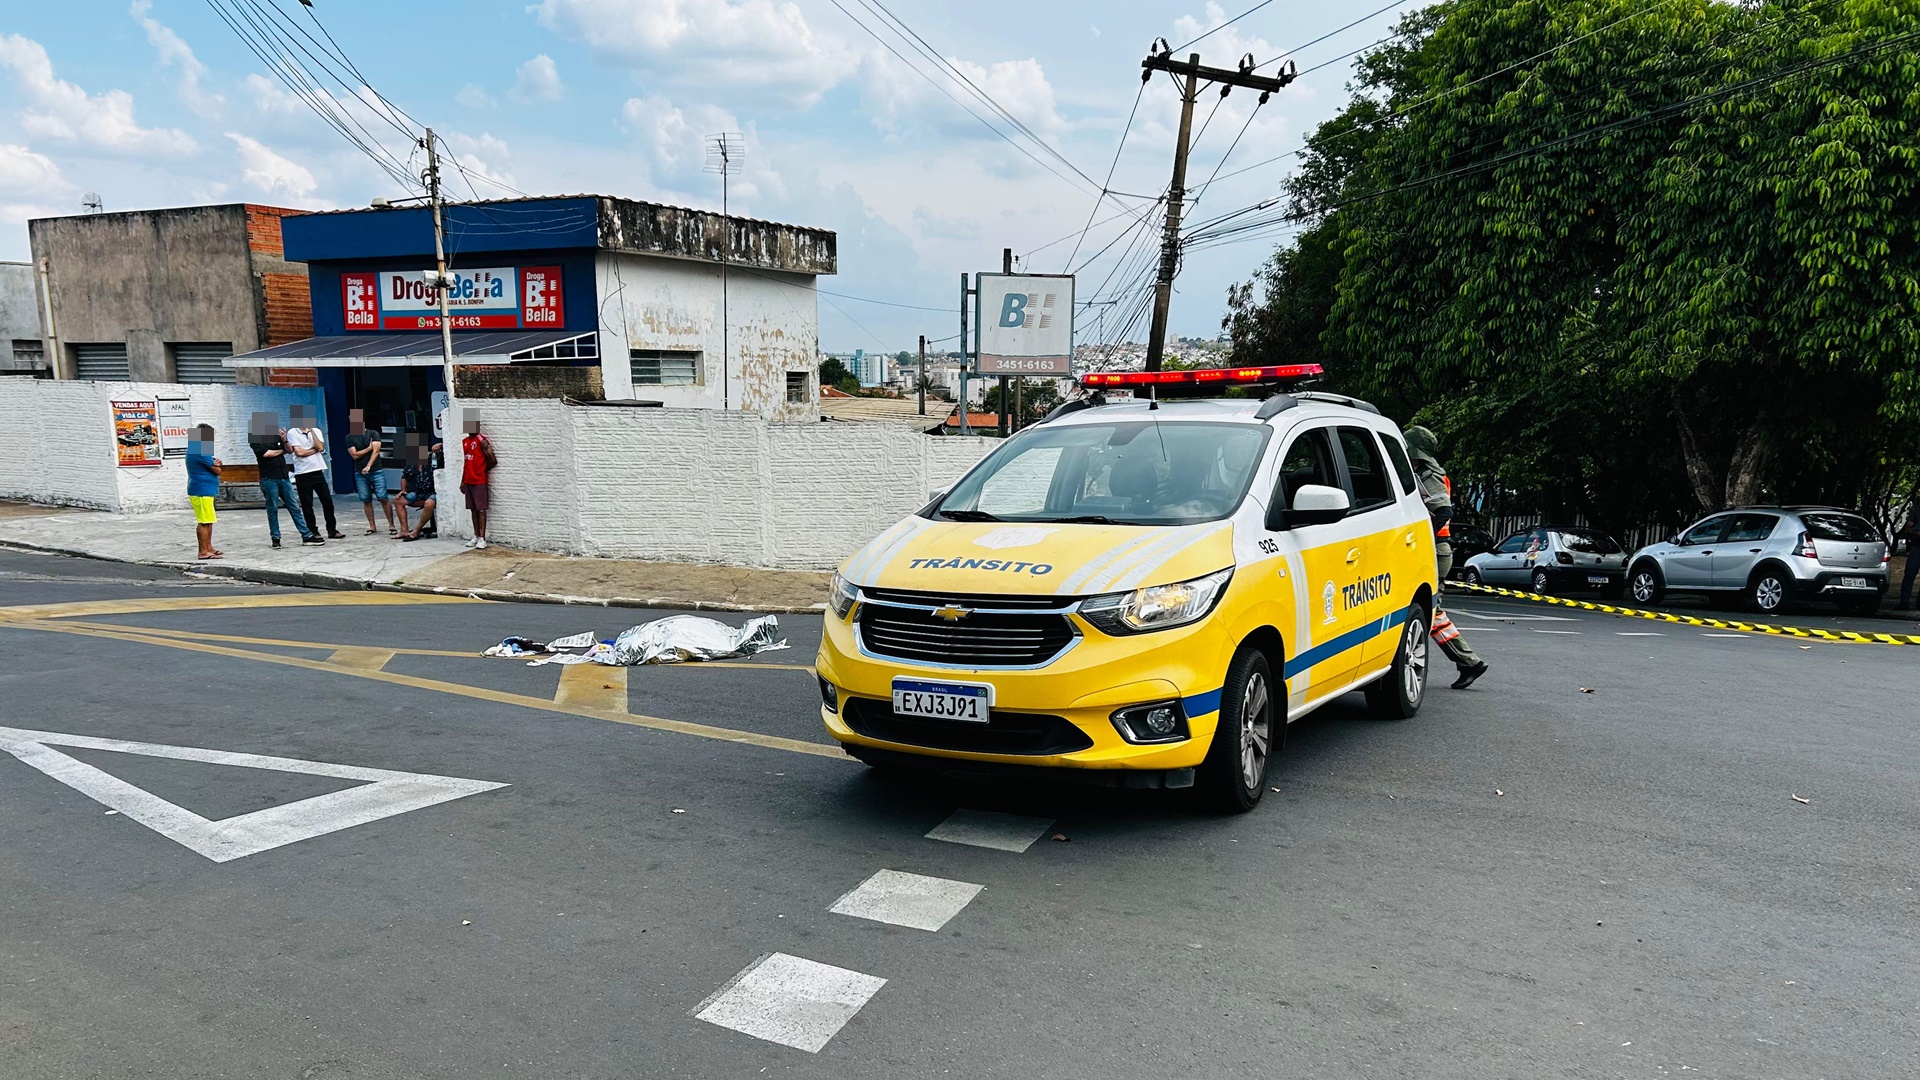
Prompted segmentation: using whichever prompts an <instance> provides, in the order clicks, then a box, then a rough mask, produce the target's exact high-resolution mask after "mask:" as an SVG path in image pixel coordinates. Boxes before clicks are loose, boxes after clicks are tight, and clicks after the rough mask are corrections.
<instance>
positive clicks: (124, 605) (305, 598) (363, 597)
mask: <svg viewBox="0 0 1920 1080" xmlns="http://www.w3.org/2000/svg"><path fill="white" fill-rule="evenodd" d="M484 603H487V601H485V600H475V599H472V598H471V597H466V596H441V595H438V594H435V593H392V592H298V593H261V594H247V595H241V596H162V597H149V598H146V599H139V600H82V601H77V602H72V603H64V604H21V605H18V606H15V607H0V622H19V621H21V620H23V619H65V618H78V617H84V616H88V615H133V614H138V613H141V612H147V611H215V610H224V609H233V608H279V607H349V606H366V607H384V606H392V605H402V604H484Z"/></svg>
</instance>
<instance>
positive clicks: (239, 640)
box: [60, 618, 813, 675]
mask: <svg viewBox="0 0 1920 1080" xmlns="http://www.w3.org/2000/svg"><path fill="white" fill-rule="evenodd" d="M60 622H61V625H63V626H80V627H85V628H86V629H88V630H105V631H108V632H110V633H131V634H143V635H148V636H165V637H183V638H190V639H192V640H194V641H225V642H231V643H233V644H236V645H273V646H277V647H279V648H285V649H320V650H325V651H331V652H339V651H342V650H346V649H379V650H382V651H384V652H388V653H392V654H394V655H396V656H452V657H456V658H459V659H463V660H473V659H477V658H479V656H480V654H479V653H477V652H465V651H462V650H459V649H408V648H403V647H401V646H398V645H395V646H392V647H388V646H385V645H347V644H344V643H341V642H334V641H294V640H292V639H290V638H267V637H249V636H247V635H245V634H213V633H208V632H206V631H204V630H175V629H173V628H171V627H168V628H165V629H162V628H160V627H157V626H129V625H127V624H125V623H110V622H86V621H84V620H81V619H65V618H63V619H61V620H60ZM576 666H577V665H576ZM647 666H648V667H651V668H661V669H664V668H676V667H680V668H703V667H723V668H773V669H774V670H776V671H804V672H806V673H807V674H809V675H811V674H813V665H812V664H778V663H755V662H752V661H731V660H703V661H700V662H698V663H688V664H649V665H647Z"/></svg>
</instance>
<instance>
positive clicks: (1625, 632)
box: [1613, 630, 1667, 637]
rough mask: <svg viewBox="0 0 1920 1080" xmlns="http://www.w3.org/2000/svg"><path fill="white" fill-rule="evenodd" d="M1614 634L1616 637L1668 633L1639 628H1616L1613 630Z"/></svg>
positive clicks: (1653, 635) (1656, 635)
mask: <svg viewBox="0 0 1920 1080" xmlns="http://www.w3.org/2000/svg"><path fill="white" fill-rule="evenodd" d="M1613 636H1615V637H1666V636H1667V635H1665V634H1662V633H1659V632H1658V631H1655V630H1637V631H1636V630H1615V631H1614V632H1613Z"/></svg>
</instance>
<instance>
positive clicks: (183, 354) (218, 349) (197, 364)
mask: <svg viewBox="0 0 1920 1080" xmlns="http://www.w3.org/2000/svg"><path fill="white" fill-rule="evenodd" d="M232 355H233V342H231V341H183V342H180V343H179V344H177V345H175V346H174V347H173V380H174V381H175V382H181V383H231V382H233V374H234V372H233V369H232V368H230V367H228V366H227V365H226V364H224V363H222V362H221V361H224V360H225V359H226V358H227V357H229V356H232Z"/></svg>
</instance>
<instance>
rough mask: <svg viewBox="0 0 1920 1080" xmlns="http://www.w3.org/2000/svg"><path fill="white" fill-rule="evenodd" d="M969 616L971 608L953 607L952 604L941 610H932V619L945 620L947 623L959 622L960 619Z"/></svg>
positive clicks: (971, 611) (971, 612)
mask: <svg viewBox="0 0 1920 1080" xmlns="http://www.w3.org/2000/svg"><path fill="white" fill-rule="evenodd" d="M971 614H973V609H972V608H963V607H955V606H953V605H952V604H949V605H947V606H946V607H943V608H934V609H933V617H934V618H936V619H945V620H947V621H948V622H959V621H960V620H961V619H964V618H966V617H967V616H969V615H971Z"/></svg>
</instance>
